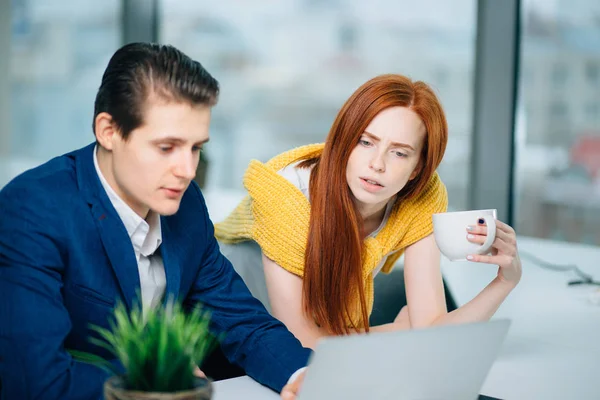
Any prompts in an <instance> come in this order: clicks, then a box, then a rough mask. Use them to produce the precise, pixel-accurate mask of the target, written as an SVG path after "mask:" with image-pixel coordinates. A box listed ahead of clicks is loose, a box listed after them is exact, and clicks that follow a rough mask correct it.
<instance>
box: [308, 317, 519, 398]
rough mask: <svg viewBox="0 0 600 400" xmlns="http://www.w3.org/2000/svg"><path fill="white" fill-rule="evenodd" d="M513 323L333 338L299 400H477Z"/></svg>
mask: <svg viewBox="0 0 600 400" xmlns="http://www.w3.org/2000/svg"><path fill="white" fill-rule="evenodd" d="M509 325H510V321H509V320H507V319H498V320H492V321H488V322H479V323H470V324H461V325H448V326H440V327H433V328H427V329H416V330H410V331H396V332H379V333H370V334H368V335H351V336H338V337H328V338H325V339H322V340H321V341H320V342H319V343H318V345H317V347H316V349H315V352H314V353H313V355H312V357H311V359H310V362H309V368H308V369H307V372H306V377H305V379H304V382H303V384H302V389H301V391H300V394H299V396H298V400H320V399H327V400H330V399H345V400H365V399H369V400H371V399H373V400H385V399H394V400H397V399H410V400H425V399H428V400H432V399H477V398H478V394H479V390H480V389H481V386H482V385H483V382H484V380H485V377H486V376H487V374H488V372H489V370H490V368H491V366H492V364H493V363H494V360H495V358H496V356H497V354H498V352H499V350H500V346H501V345H502V342H503V341H504V338H505V337H506V334H507V332H508V328H509Z"/></svg>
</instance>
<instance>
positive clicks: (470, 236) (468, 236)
mask: <svg viewBox="0 0 600 400" xmlns="http://www.w3.org/2000/svg"><path fill="white" fill-rule="evenodd" d="M467 238H469V239H474V238H475V235H471V234H468V235H467Z"/></svg>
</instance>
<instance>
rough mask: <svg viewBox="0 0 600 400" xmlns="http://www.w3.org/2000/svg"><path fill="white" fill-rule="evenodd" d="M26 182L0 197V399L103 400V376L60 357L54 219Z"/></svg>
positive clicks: (62, 314) (59, 270)
mask: <svg viewBox="0 0 600 400" xmlns="http://www.w3.org/2000/svg"><path fill="white" fill-rule="evenodd" d="M48 197H49V196H45V195H44V192H43V191H40V190H39V188H38V187H37V185H35V184H32V183H31V182H26V183H25V184H22V185H19V184H18V183H14V182H13V183H12V184H9V186H7V187H5V188H4V190H2V191H1V192H0V293H1V294H2V295H1V296H2V300H1V301H0V388H1V390H0V398H2V399H40V398H43V399H50V400H52V399H100V398H102V385H103V382H104V381H105V380H106V379H107V377H108V374H107V373H105V372H104V371H103V370H101V369H100V368H97V367H95V366H92V365H90V364H84V363H80V362H75V361H74V360H73V359H72V358H71V356H70V355H69V354H68V353H67V352H66V351H65V349H64V341H65V338H66V337H67V334H68V333H69V331H70V329H71V321H70V318H69V314H68V312H67V310H66V308H65V306H64V304H63V300H62V294H61V288H62V275H63V273H64V264H63V257H61V244H60V240H59V239H58V237H59V235H58V232H59V230H60V221H59V218H56V217H52V215H55V214H53V213H52V212H49V210H48Z"/></svg>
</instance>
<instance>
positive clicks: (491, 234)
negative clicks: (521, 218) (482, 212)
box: [477, 216, 496, 254]
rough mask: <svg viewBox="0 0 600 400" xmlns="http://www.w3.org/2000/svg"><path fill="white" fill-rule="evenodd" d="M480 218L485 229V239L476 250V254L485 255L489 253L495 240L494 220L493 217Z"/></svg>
mask: <svg viewBox="0 0 600 400" xmlns="http://www.w3.org/2000/svg"><path fill="white" fill-rule="evenodd" d="M481 218H483V220H484V221H485V225H486V227H487V237H486V239H485V242H483V244H482V245H481V247H480V248H479V249H477V254H486V253H488V252H489V251H490V248H491V247H492V244H493V243H494V240H496V219H495V218H494V217H493V216H483V217H481Z"/></svg>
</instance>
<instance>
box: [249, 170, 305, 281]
mask: <svg viewBox="0 0 600 400" xmlns="http://www.w3.org/2000/svg"><path fill="white" fill-rule="evenodd" d="M248 172H249V173H247V174H246V177H245V179H244V184H245V186H246V188H247V189H248V194H249V195H250V197H251V198H252V203H251V210H252V216H253V219H254V224H253V225H252V237H253V239H254V240H255V241H256V242H257V243H258V244H259V245H260V247H261V250H262V252H263V253H264V254H265V255H266V256H267V257H268V258H270V259H271V260H273V261H274V262H275V263H277V264H278V265H279V266H281V267H282V268H284V269H285V270H287V271H289V272H291V273H293V274H295V275H298V276H300V277H302V276H303V275H304V253H305V251H306V240H307V237H308V226H309V222H310V203H309V201H308V199H307V198H306V197H305V196H304V194H302V192H301V191H300V190H299V189H298V188H297V187H296V186H295V185H294V184H292V183H291V182H289V181H288V180H287V179H286V178H285V177H283V176H281V175H279V174H278V173H277V172H275V171H273V170H271V169H269V168H265V166H264V165H263V164H261V163H259V162H251V163H250V166H249V167H248Z"/></svg>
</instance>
